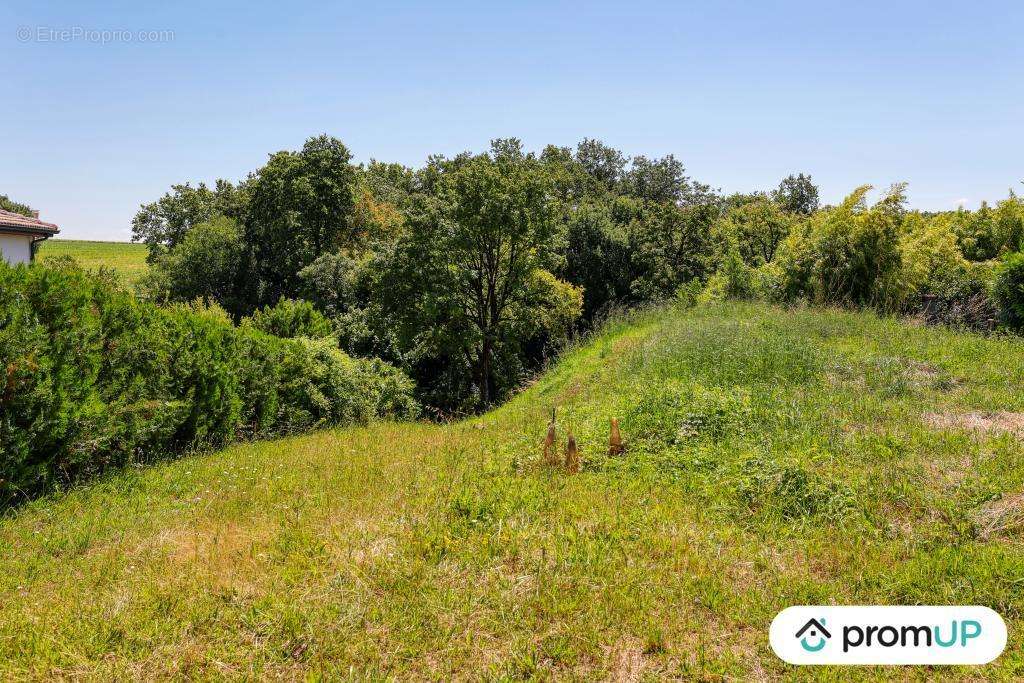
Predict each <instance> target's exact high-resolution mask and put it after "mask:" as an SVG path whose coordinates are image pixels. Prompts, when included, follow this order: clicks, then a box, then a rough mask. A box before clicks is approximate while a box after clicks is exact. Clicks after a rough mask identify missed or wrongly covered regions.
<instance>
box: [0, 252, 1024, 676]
mask: <svg viewBox="0 0 1024 683" xmlns="http://www.w3.org/2000/svg"><path fill="white" fill-rule="evenodd" d="M60 245H61V242H53V243H52V244H49V245H47V247H46V248H58V247H59V246H60ZM123 246H125V247H126V246H128V245H123ZM126 253H127V250H126ZM141 258H142V257H141V256H139V262H140V263H141ZM126 259H127V257H126ZM1022 385H1024V344H1022V343H1021V341H1020V340H1019V339H1014V338H1008V337H1007V338H1003V337H981V336H977V335H973V334H967V333H959V332H954V331H950V330H947V329H942V328H934V327H923V326H920V325H916V324H913V323H912V322H908V321H903V320H899V319H895V318H883V317H878V316H877V315H874V314H871V313H852V312H843V311H838V310H811V309H793V310H783V309H780V308H775V307H769V306H766V305H754V304H739V303H737V304H720V305H706V306H700V307H697V308H690V309H684V308H671V307H670V308H659V309H654V310H649V311H646V312H640V313H635V314H633V315H630V316H628V317H624V318H620V319H617V320H615V321H612V322H610V323H608V324H607V325H606V326H605V327H604V328H603V329H602V330H601V331H600V332H599V333H597V334H595V335H593V336H592V337H591V338H590V339H588V340H586V341H585V342H581V343H579V344H578V346H576V347H575V348H572V349H569V350H567V351H566V352H565V353H564V354H563V355H562V357H561V359H560V360H559V361H558V362H557V363H555V364H554V365H553V367H551V368H550V369H549V370H548V371H547V372H546V373H545V374H543V375H542V376H540V377H539V378H538V379H537V380H536V381H535V382H534V383H533V384H532V385H531V386H529V387H528V388H526V389H525V390H524V391H522V392H521V393H520V394H519V395H518V396H516V397H515V398H514V399H513V400H512V401H511V402H509V403H507V404H506V405H504V406H502V407H500V408H497V409H495V410H493V411H491V412H489V413H487V414H485V415H483V416H481V417H478V418H474V419H470V420H466V421H463V422H458V423H453V424H446V425H438V424H427V423H406V424H399V423H383V424H375V425H371V426H368V427H362V428H353V429H344V430H337V431H328V432H321V433H316V434H312V435H307V436H301V437H294V438H287V439H282V440H276V441H267V442H255V443H247V444H243V445H238V446H234V447H231V448H228V449H226V450H223V451H220V452H215V453H201V454H195V455H192V456H189V457H186V458H183V459H181V460H178V461H175V462H168V463H165V464H159V465H156V466H152V467H147V468H142V469H131V470H128V471H122V472H118V473H116V474H113V475H108V476H106V477H104V478H102V479H100V480H98V481H95V482H93V483H90V484H88V485H84V486H81V487H79V488H76V489H74V490H72V491H70V492H68V493H65V494H59V495H53V496H50V497H46V498H43V499H40V500H36V501H34V502H31V503H28V504H26V505H24V506H22V507H20V508H19V509H16V510H13V511H10V512H9V513H7V514H6V516H5V517H3V518H2V520H0V603H2V605H3V608H2V610H0V677H2V678H4V679H50V678H54V677H66V678H76V679H78V678H81V679H90V678H117V679H159V678H190V677H197V678H227V679H241V678H250V679H251V678H272V677H279V678H286V679H297V678H314V679H315V678H319V677H323V678H327V679H338V678H344V679H359V680H361V679H381V678H393V679H410V678H412V679H434V680H449V679H463V680H466V679H473V680H476V679H480V678H485V679H523V678H527V679H531V678H541V679H544V678H558V679H576V680H594V679H612V680H652V679H660V678H665V677H674V678H682V679H697V680H725V679H730V680H731V679H744V680H746V679H760V680H766V679H778V678H785V679H796V680H803V679H812V678H813V679H824V680H836V681H840V680H862V679H875V678H882V677H884V676H892V674H893V673H894V670H892V669H881V668H842V669H839V668H803V669H798V668H795V667H791V666H789V665H786V664H784V663H783V662H781V661H780V660H778V659H777V658H776V657H775V656H774V655H773V654H772V652H771V651H770V649H769V647H768V639H767V634H768V625H769V623H770V622H771V620H772V618H773V617H774V615H775V614H776V613H777V612H778V611H779V610H781V609H782V608H784V607H787V606H789V605H798V604H833V603H834V604H906V605H915V604H978V605H987V606H989V607H991V608H993V609H995V610H996V611H998V612H999V613H1000V614H1001V615H1002V616H1003V617H1004V619H1005V620H1006V622H1007V624H1008V627H1009V633H1010V636H1009V638H1010V640H1009V643H1008V645H1007V648H1006V651H1005V652H1004V653H1003V655H1002V656H1001V657H1000V658H999V659H997V660H996V661H995V662H994V663H992V664H989V665H987V666H985V667H982V668H967V667H964V668H957V667H952V668H948V667H947V668H933V669H923V668H916V669H915V668H910V669H902V670H900V671H899V674H898V675H900V676H901V677H903V678H905V679H912V680H925V679H946V678H949V679H963V680H979V679H994V680H1019V679H1020V678H1021V677H1024V647H1022V645H1024V641H1022V634H1021V627H1022V626H1024V545H1022V541H1024V447H1022V443H1021V438H1022V437H1024V419H1022V417H1021V415H1022V414H1024V393H1022V392H1021V391H1020V387H1021V386H1022ZM553 407H554V408H555V409H556V415H557V433H558V439H559V442H560V443H564V441H565V439H566V437H567V435H568V433H569V432H570V431H571V432H572V433H573V435H574V436H575V438H576V440H577V442H578V443H579V446H580V450H581V454H582V461H583V467H582V471H581V472H580V473H578V474H570V473H568V472H566V471H565V470H564V469H563V468H560V467H552V466H548V465H545V464H544V463H543V462H542V456H541V449H542V443H543V439H544V436H545V433H546V429H547V423H548V420H549V419H550V414H551V410H552V408H553ZM612 417H617V418H618V419H619V421H620V424H621V427H622V432H623V436H624V438H625V442H626V451H625V453H624V454H622V455H616V456H610V455H608V453H607V451H608V445H607V444H608V430H609V426H608V425H609V420H610V418H612Z"/></svg>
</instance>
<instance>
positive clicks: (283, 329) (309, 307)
mask: <svg viewBox="0 0 1024 683" xmlns="http://www.w3.org/2000/svg"><path fill="white" fill-rule="evenodd" d="M242 322H243V324H249V325H251V326H252V327H254V328H255V329H257V330H259V331H260V332H265V333H267V334H272V335H274V336H275V337H284V338H287V339H294V338H295V337H309V338H310V339H321V338H324V337H330V336H333V335H334V326H333V325H331V321H330V320H328V319H327V318H326V317H325V316H324V315H323V314H322V313H320V312H319V311H318V310H316V308H314V307H313V304H311V303H309V302H308V301H302V300H301V299H285V298H284V297H281V299H280V300H278V302H277V303H276V304H275V305H273V306H264V307H263V308H261V309H259V310H258V311H256V312H255V313H253V314H252V316H250V317H248V318H245V319H244V320H243V321H242Z"/></svg>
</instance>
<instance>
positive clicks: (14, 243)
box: [0, 234, 32, 265]
mask: <svg viewBox="0 0 1024 683" xmlns="http://www.w3.org/2000/svg"><path fill="white" fill-rule="evenodd" d="M0 252H2V253H3V256H4V260H5V261H7V262H8V263H11V264H14V265H17V264H18V263H28V262H30V261H31V260H32V238H31V237H28V236H26V235H5V234H0Z"/></svg>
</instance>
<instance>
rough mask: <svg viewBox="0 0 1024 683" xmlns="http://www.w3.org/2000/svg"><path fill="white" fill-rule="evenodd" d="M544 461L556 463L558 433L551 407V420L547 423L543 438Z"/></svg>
mask: <svg viewBox="0 0 1024 683" xmlns="http://www.w3.org/2000/svg"><path fill="white" fill-rule="evenodd" d="M544 463H545V464H546V465H557V464H558V434H557V433H556V430H555V409H554V408H551V422H549V423H548V435H547V437H546V438H545V439H544Z"/></svg>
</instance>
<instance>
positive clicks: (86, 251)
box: [39, 239, 148, 284]
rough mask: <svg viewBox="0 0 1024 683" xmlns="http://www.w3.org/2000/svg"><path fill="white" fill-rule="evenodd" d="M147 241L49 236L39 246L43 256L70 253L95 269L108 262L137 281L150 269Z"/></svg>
mask: <svg viewBox="0 0 1024 683" xmlns="http://www.w3.org/2000/svg"><path fill="white" fill-rule="evenodd" d="M147 250H148V247H146V245H145V244H132V243H129V242H92V241H88V240H62V239H53V240H46V241H45V242H43V243H42V245H40V247H39V259H40V260H41V261H44V262H45V261H46V260H47V259H51V258H55V257H58V256H70V257H72V258H74V259H75V260H76V261H78V262H79V263H80V264H81V265H82V267H84V268H88V269H91V270H95V269H97V268H99V267H100V266H106V267H108V268H112V269H114V270H115V271H117V272H118V273H119V274H120V275H121V276H122V277H123V278H124V279H125V281H126V282H127V283H128V284H132V283H133V282H136V281H137V280H138V279H139V278H140V277H142V276H143V275H144V274H145V273H146V269H147V268H148V266H147V264H146V253H147Z"/></svg>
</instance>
